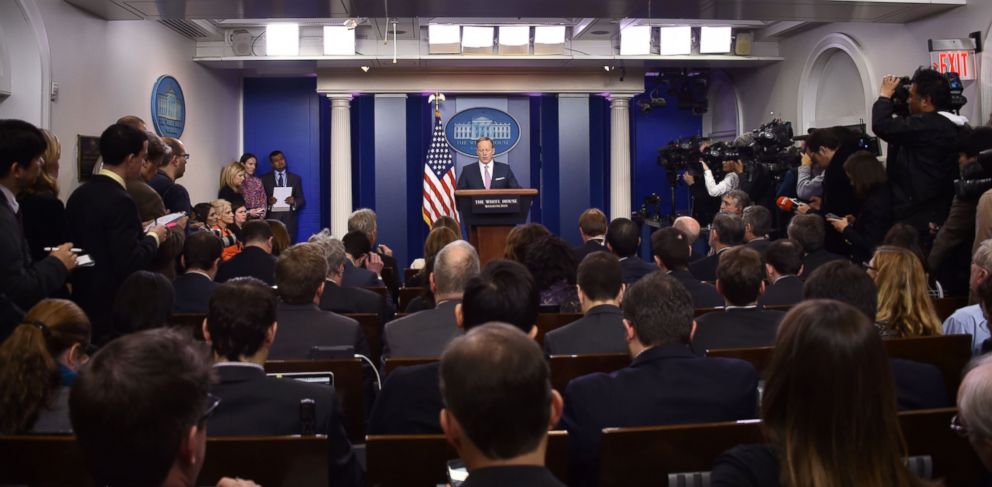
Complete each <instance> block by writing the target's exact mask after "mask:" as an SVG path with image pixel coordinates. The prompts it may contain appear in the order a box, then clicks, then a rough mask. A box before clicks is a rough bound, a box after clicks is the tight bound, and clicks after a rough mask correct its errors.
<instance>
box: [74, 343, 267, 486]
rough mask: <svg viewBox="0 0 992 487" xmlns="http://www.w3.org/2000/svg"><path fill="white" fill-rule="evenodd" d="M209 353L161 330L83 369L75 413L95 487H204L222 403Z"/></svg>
mask: <svg viewBox="0 0 992 487" xmlns="http://www.w3.org/2000/svg"><path fill="white" fill-rule="evenodd" d="M203 352H204V350H203V349H202V347H200V346H198V345H197V344H195V343H193V342H192V340H191V338H189V337H187V336H185V335H183V334H182V333H180V332H178V331H174V330H170V329H167V328H156V329H153V330H146V331H142V332H137V333H132V334H130V335H127V336H123V337H121V338H118V339H116V340H114V341H112V342H110V343H108V344H107V345H106V346H104V347H103V348H102V349H101V350H100V351H99V352H98V353H97V354H96V355H94V356H93V358H92V359H91V360H90V362H89V363H88V364H87V365H86V366H85V367H83V369H82V370H81V371H80V373H79V376H78V377H77V378H76V383H75V384H74V385H73V387H72V392H71V393H70V395H69V411H70V417H71V419H72V427H73V430H74V431H75V432H76V439H77V442H78V443H79V446H80V448H81V450H82V452H83V458H84V460H85V462H86V467H87V469H88V470H89V473H90V475H92V477H93V479H94V480H95V481H96V485H106V486H110V487H117V486H121V487H124V486H135V485H147V486H163V487H166V486H169V487H171V486H191V485H197V483H196V478H197V476H198V475H199V473H200V468H201V467H202V466H203V460H204V458H205V456H206V441H207V435H206V427H207V421H208V420H209V418H210V416H211V415H212V414H213V412H214V411H215V410H216V409H217V406H218V405H219V404H220V400H219V399H218V398H217V397H215V396H212V395H210V393H209V387H210V381H211V376H212V371H211V367H210V365H211V364H210V360H209V358H208V356H207V354H205V353H203ZM234 474H236V472H232V475H234ZM217 485H218V487H220V486H246V487H247V486H254V485H255V484H254V483H253V482H245V481H237V480H234V479H228V478H224V479H221V481H220V482H219V483H218V484H217Z"/></svg>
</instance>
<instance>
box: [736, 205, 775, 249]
mask: <svg viewBox="0 0 992 487" xmlns="http://www.w3.org/2000/svg"><path fill="white" fill-rule="evenodd" d="M741 220H742V221H743V222H744V242H745V244H744V245H747V246H748V247H751V248H752V249H754V250H757V251H758V253H759V254H761V255H765V250H766V249H768V245H769V244H771V243H772V242H771V240H768V234H769V233H770V232H771V231H772V214H771V212H770V211H768V208H765V207H764V206H761V205H751V206H748V207H747V208H744V213H743V215H742V216H741Z"/></svg>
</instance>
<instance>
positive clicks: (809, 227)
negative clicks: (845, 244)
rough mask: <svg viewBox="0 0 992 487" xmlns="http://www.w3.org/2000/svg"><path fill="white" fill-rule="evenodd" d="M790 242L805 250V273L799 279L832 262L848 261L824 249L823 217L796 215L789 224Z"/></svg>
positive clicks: (824, 230) (824, 231)
mask: <svg viewBox="0 0 992 487" xmlns="http://www.w3.org/2000/svg"><path fill="white" fill-rule="evenodd" d="M788 234H789V240H792V241H794V242H796V243H798V244H799V246H800V247H802V248H803V271H802V273H801V274H799V277H801V278H803V279H806V276H808V275H810V274H812V273H813V271H815V270H816V268H817V267H820V266H821V265H823V264H826V263H827V262H830V261H832V260H847V259H845V258H844V257H843V256H841V255H837V254H834V253H831V252H827V251H826V250H824V248H823V240H824V238H826V229H825V228H824V224H823V217H821V216H820V215H814V214H807V215H796V216H794V217H792V221H791V222H789V229H788Z"/></svg>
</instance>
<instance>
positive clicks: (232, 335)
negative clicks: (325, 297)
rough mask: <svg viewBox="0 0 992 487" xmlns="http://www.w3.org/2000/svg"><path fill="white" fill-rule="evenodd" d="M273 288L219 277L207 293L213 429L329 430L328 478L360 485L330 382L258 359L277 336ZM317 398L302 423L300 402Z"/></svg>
mask: <svg viewBox="0 0 992 487" xmlns="http://www.w3.org/2000/svg"><path fill="white" fill-rule="evenodd" d="M276 306H277V304H276V295H275V292H274V291H273V290H272V289H271V288H269V287H268V286H266V285H265V283H263V282H262V281H259V280H257V279H255V278H252V277H240V278H236V279H232V280H230V281H228V282H226V283H224V284H221V285H220V286H219V287H218V288H217V290H216V291H215V292H214V296H213V297H212V298H211V299H210V311H209V313H207V319H206V322H205V323H204V324H203V336H204V337H206V340H207V342H209V343H210V349H211V351H212V352H213V358H214V370H215V371H216V373H217V378H218V381H217V382H216V383H214V384H212V385H211V386H210V392H211V393H212V394H213V395H215V396H217V397H218V398H220V400H221V402H220V405H219V406H218V407H217V409H216V411H215V412H214V416H213V417H212V418H211V420H210V430H209V434H210V435H212V436H240V435H259V436H262V435H272V436H275V435H299V434H318V435H327V436H328V442H329V444H330V445H329V449H328V450H329V452H330V455H331V458H329V459H328V467H329V469H330V470H329V472H328V478H329V479H331V482H332V484H333V485H353V486H360V485H363V484H364V483H363V480H362V472H361V467H359V465H358V461H357V460H356V458H355V455H354V453H352V451H351V444H350V443H349V442H348V438H347V435H346V433H345V430H344V426H343V424H342V423H343V419H342V413H341V409H340V405H339V404H338V398H337V397H336V395H335V392H334V388H333V387H329V386H325V385H319V384H308V383H306V382H302V381H297V380H293V379H290V378H275V377H268V376H266V375H265V370H264V369H263V366H264V365H265V360H266V358H267V357H268V354H269V349H270V348H271V347H272V344H273V343H274V342H276V341H278V331H279V326H278V324H277V323H276ZM304 399H309V400H312V401H314V406H315V411H314V417H313V419H314V422H313V424H312V425H309V426H310V427H312V430H310V431H306V428H305V427H304V425H303V418H301V416H302V414H301V406H300V402H301V401H302V400H304Z"/></svg>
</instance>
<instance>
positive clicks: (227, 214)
mask: <svg viewBox="0 0 992 487" xmlns="http://www.w3.org/2000/svg"><path fill="white" fill-rule="evenodd" d="M207 224H208V225H210V229H211V230H213V232H214V234H216V235H217V236H218V237H220V239H221V240H222V241H223V242H224V251H223V252H222V253H221V259H222V260H224V261H228V260H231V258H232V257H234V256H235V255H238V254H239V253H241V249H242V245H241V242H239V241H238V239H237V238H236V237H235V236H234V232H232V231H231V226H233V225H234V210H232V209H231V203H230V202H229V201H227V200H225V199H219V200H213V201H211V202H210V216H208V217H207Z"/></svg>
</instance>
